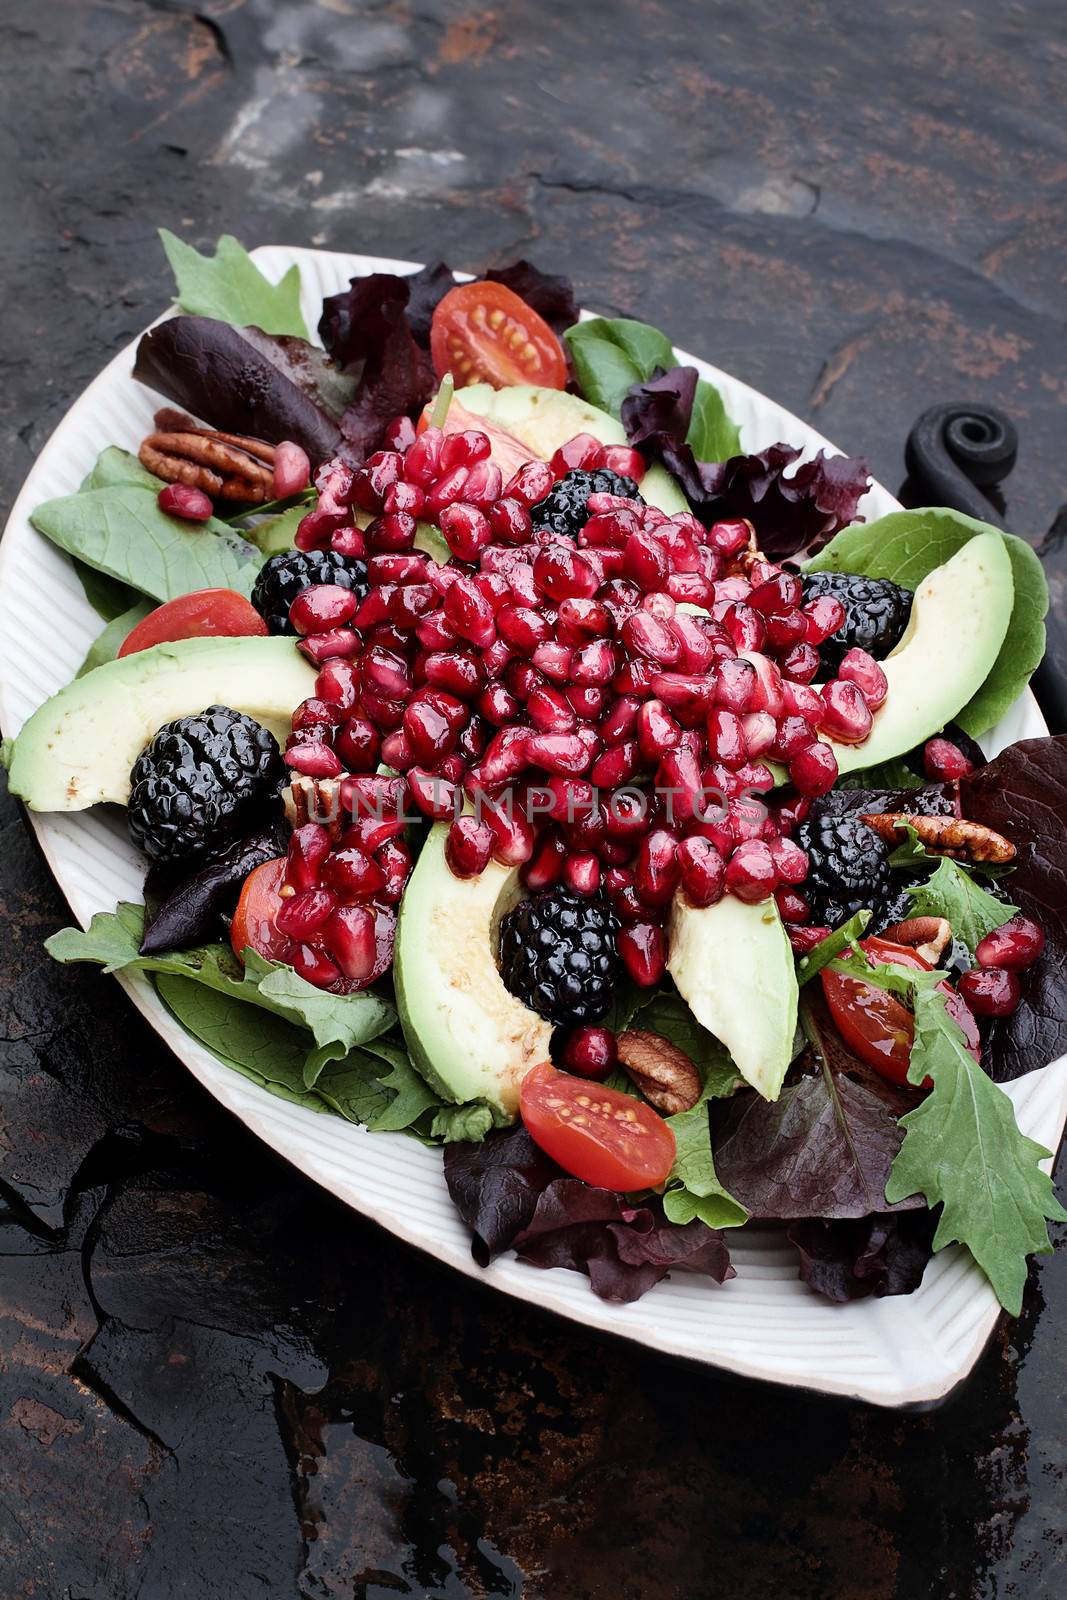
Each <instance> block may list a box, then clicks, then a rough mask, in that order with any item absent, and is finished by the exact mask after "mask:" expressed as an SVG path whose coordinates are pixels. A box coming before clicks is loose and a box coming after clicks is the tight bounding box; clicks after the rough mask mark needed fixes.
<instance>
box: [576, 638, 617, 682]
mask: <svg viewBox="0 0 1067 1600" xmlns="http://www.w3.org/2000/svg"><path fill="white" fill-rule="evenodd" d="M621 661H622V652H621V650H620V649H619V647H618V645H615V644H612V643H611V641H610V640H609V639H592V640H590V642H589V643H588V644H583V645H580V646H579V647H578V649H576V650H575V652H574V654H573V656H572V657H571V665H570V673H569V676H570V680H571V682H572V683H577V684H585V685H588V684H594V685H596V684H605V683H608V682H610V680H611V679H612V678H613V677H614V675H615V673H616V672H617V671H618V669H619V665H620V662H621Z"/></svg>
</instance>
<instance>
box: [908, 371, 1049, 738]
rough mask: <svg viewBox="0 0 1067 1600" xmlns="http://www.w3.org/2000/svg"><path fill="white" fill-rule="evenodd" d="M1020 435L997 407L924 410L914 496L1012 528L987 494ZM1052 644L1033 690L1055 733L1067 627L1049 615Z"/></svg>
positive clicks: (1009, 464) (914, 445)
mask: <svg viewBox="0 0 1067 1600" xmlns="http://www.w3.org/2000/svg"><path fill="white" fill-rule="evenodd" d="M1018 449H1019V435H1018V432H1017V430H1016V427H1015V424H1014V423H1013V422H1012V420H1011V418H1010V417H1008V416H1006V415H1005V414H1004V412H1003V411H999V410H997V408H996V407H995V406H984V405H981V406H980V405H975V404H974V403H973V402H967V401H952V402H946V403H943V404H941V405H936V406H931V407H930V408H929V410H927V411H924V412H923V414H922V416H921V417H920V418H919V420H918V421H917V422H916V424H915V426H914V427H913V428H912V430H911V432H910V433H909V434H908V440H907V444H906V446H905V449H904V460H905V463H906V465H907V469H908V480H909V485H910V487H911V491H912V492H911V494H910V495H909V498H910V499H912V500H913V501H917V502H920V503H921V502H925V503H926V504H928V505H942V506H951V507H952V509H953V510H954V511H961V512H962V513H963V514H964V516H968V517H977V518H978V519H979V521H982V522H991V523H992V524H993V525H994V526H995V527H998V528H1002V529H1004V531H1005V532H1010V531H1011V530H1010V529H1009V528H1008V524H1007V522H1006V521H1005V519H1004V516H1003V514H1002V513H1001V511H1000V509H999V507H998V506H996V505H995V504H994V503H993V501H992V500H990V499H989V498H988V496H987V495H986V494H983V492H982V491H983V489H984V490H989V489H995V488H996V487H997V486H998V485H999V484H1000V483H1002V482H1003V480H1004V479H1005V478H1006V477H1007V476H1008V474H1009V473H1010V472H1011V470H1012V468H1013V467H1014V465H1015V459H1016V456H1017V454H1018ZM1047 627H1048V649H1047V652H1046V655H1045V659H1044V661H1043V662H1042V663H1041V665H1040V666H1039V667H1038V669H1037V671H1036V672H1035V673H1034V677H1033V685H1032V686H1033V690H1034V694H1035V695H1036V696H1037V701H1038V704H1039V705H1040V707H1041V710H1042V712H1043V713H1044V717H1045V721H1046V722H1047V723H1048V725H1049V727H1050V728H1051V730H1052V732H1053V733H1063V732H1067V629H1065V627H1064V625H1063V623H1062V622H1061V621H1060V619H1059V618H1058V617H1057V616H1055V615H1054V614H1052V613H1050V615H1049V617H1048V623H1047Z"/></svg>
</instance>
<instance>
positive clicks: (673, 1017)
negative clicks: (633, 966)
mask: <svg viewBox="0 0 1067 1600" xmlns="http://www.w3.org/2000/svg"><path fill="white" fill-rule="evenodd" d="M629 1020H630V1021H631V1022H634V1023H636V1025H637V1026H638V1027H640V1028H644V1029H647V1031H648V1032H649V1033H659V1034H662V1036H663V1038H664V1039H669V1040H670V1042H671V1043H672V1044H674V1045H677V1046H678V1048H679V1050H684V1051H685V1054H686V1055H687V1056H688V1057H689V1059H690V1061H692V1063H693V1065H694V1066H695V1067H696V1069H697V1071H698V1072H699V1073H700V1076H701V1078H702V1080H703V1084H704V1088H703V1094H702V1099H703V1100H712V1099H718V1098H720V1097H721V1096H722V1095H728V1094H733V1092H734V1090H735V1089H737V1088H738V1087H739V1085H740V1084H741V1082H742V1079H741V1075H740V1073H739V1072H738V1070H737V1068H736V1067H735V1066H734V1063H733V1061H732V1060H731V1057H730V1052H729V1051H728V1050H727V1049H726V1047H725V1045H722V1044H720V1043H719V1041H718V1039H716V1037H715V1035H714V1034H713V1033H709V1032H708V1030H707V1028H704V1027H702V1026H701V1024H700V1023H699V1022H698V1021H697V1019H696V1017H694V1015H693V1013H692V1011H690V1009H689V1007H688V1006H687V1005H686V1003H685V1001H684V1000H683V999H682V997H681V995H680V994H670V993H666V992H654V993H653V995H652V998H651V999H650V1000H649V1002H648V1004H647V1005H643V1006H641V1007H640V1008H639V1014H638V1013H635V1014H634V1015H633V1016H632V1017H631V1018H630V1019H629ZM682 1115H683V1116H684V1115H685V1113H684V1112H683V1113H682Z"/></svg>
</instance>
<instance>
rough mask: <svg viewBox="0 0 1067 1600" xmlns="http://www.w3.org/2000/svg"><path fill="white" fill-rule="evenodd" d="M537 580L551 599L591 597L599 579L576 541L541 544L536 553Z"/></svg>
mask: <svg viewBox="0 0 1067 1600" xmlns="http://www.w3.org/2000/svg"><path fill="white" fill-rule="evenodd" d="M533 572H534V582H535V583H536V584H537V586H538V588H539V589H540V590H541V592H542V593H543V594H546V595H548V596H549V598H550V599H552V600H567V599H572V598H573V599H580V598H585V599H589V598H591V597H592V596H593V595H594V594H596V591H597V589H598V588H599V587H600V580H599V578H598V576H597V574H596V572H595V571H594V570H593V568H592V566H591V565H590V563H589V562H588V561H587V560H586V559H585V557H584V556H582V555H580V554H579V553H578V551H577V550H575V548H574V546H573V545H562V544H549V545H542V547H541V549H540V550H539V551H538V552H537V555H536V556H535V557H534V563H533Z"/></svg>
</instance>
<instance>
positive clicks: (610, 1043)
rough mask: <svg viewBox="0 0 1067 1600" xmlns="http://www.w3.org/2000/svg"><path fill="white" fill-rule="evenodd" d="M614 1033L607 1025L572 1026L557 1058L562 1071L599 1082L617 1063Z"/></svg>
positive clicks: (617, 1054) (617, 1055) (617, 1053)
mask: <svg viewBox="0 0 1067 1600" xmlns="http://www.w3.org/2000/svg"><path fill="white" fill-rule="evenodd" d="M618 1059H619V1052H618V1047H617V1046H616V1043H615V1035H614V1034H613V1033H612V1032H611V1030H610V1029H609V1028H588V1027H585V1028H575V1029H574V1030H573V1032H571V1033H568V1034H567V1035H566V1038H565V1039H564V1041H563V1044H562V1046H561V1047H560V1049H559V1054H558V1060H559V1064H560V1066H561V1067H562V1068H563V1070H564V1071H565V1072H573V1073H574V1075H575V1077H578V1078H589V1079H591V1080H592V1082H594V1083H600V1082H601V1081H602V1080H603V1079H604V1078H606V1077H608V1076H609V1075H610V1073H611V1072H612V1071H613V1070H614V1068H615V1066H616V1065H617V1063H618Z"/></svg>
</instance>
